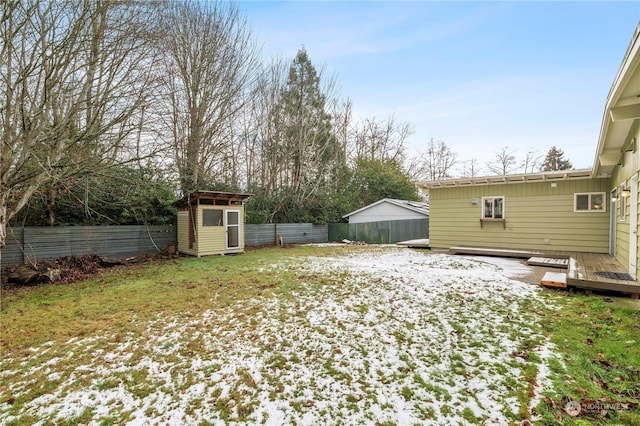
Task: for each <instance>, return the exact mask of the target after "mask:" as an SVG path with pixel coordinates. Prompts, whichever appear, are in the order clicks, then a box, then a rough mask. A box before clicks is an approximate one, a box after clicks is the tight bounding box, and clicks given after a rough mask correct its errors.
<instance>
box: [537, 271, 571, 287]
mask: <svg viewBox="0 0 640 426" xmlns="http://www.w3.org/2000/svg"><path fill="white" fill-rule="evenodd" d="M540 285H543V286H545V287H557V288H567V274H566V273H564V272H547V273H546V274H544V277H542V279H541V280H540Z"/></svg>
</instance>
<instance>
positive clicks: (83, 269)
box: [2, 254, 170, 288]
mask: <svg viewBox="0 0 640 426" xmlns="http://www.w3.org/2000/svg"><path fill="white" fill-rule="evenodd" d="M169 257H170V256H164V258H169ZM152 259H158V257H157V256H148V255H140V256H135V257H129V258H126V259H103V258H101V257H100V256H98V255H95V254H88V255H83V256H64V257H59V258H56V259H49V260H45V261H42V262H39V263H38V265H37V267H36V268H34V267H30V266H27V265H19V266H7V267H5V268H3V269H2V285H3V287H6V288H17V287H21V286H22V285H20V284H16V283H13V282H11V277H12V276H15V275H16V274H19V273H20V272H21V271H35V272H40V273H45V272H47V271H57V272H56V277H57V278H56V279H55V283H56V284H70V283H74V282H77V281H83V280H88V279H91V278H93V277H95V276H97V275H98V274H99V273H100V272H101V271H102V270H104V269H110V268H127V267H132V266H134V265H140V264H144V263H146V262H148V261H150V260H152ZM32 284H33V285H36V284H39V282H38V281H37V280H36V281H34V282H33V283H32Z"/></svg>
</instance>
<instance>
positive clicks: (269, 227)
mask: <svg viewBox="0 0 640 426" xmlns="http://www.w3.org/2000/svg"><path fill="white" fill-rule="evenodd" d="M275 242H276V225H275V224H273V223H265V224H262V225H245V226H244V245H246V246H262V245H265V244H275Z"/></svg>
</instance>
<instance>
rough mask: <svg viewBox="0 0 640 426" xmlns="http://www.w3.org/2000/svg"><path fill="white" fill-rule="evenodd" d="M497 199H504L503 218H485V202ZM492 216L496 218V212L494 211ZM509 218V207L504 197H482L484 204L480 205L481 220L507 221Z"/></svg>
mask: <svg viewBox="0 0 640 426" xmlns="http://www.w3.org/2000/svg"><path fill="white" fill-rule="evenodd" d="M497 198H501V199H502V217H501V218H498V219H495V218H492V217H485V215H484V202H485V200H495V199H497ZM492 214H493V215H494V216H495V210H492ZM506 217H507V205H506V203H505V197H504V195H497V196H494V197H482V203H481V204H480V219H482V220H505V219H506Z"/></svg>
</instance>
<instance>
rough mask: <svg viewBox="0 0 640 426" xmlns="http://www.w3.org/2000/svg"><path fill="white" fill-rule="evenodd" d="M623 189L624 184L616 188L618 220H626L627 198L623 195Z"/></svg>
mask: <svg viewBox="0 0 640 426" xmlns="http://www.w3.org/2000/svg"><path fill="white" fill-rule="evenodd" d="M624 189H625V186H624V185H620V189H619V190H618V193H617V195H618V221H619V222H626V221H627V198H630V197H623V196H622V194H623V191H624Z"/></svg>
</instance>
